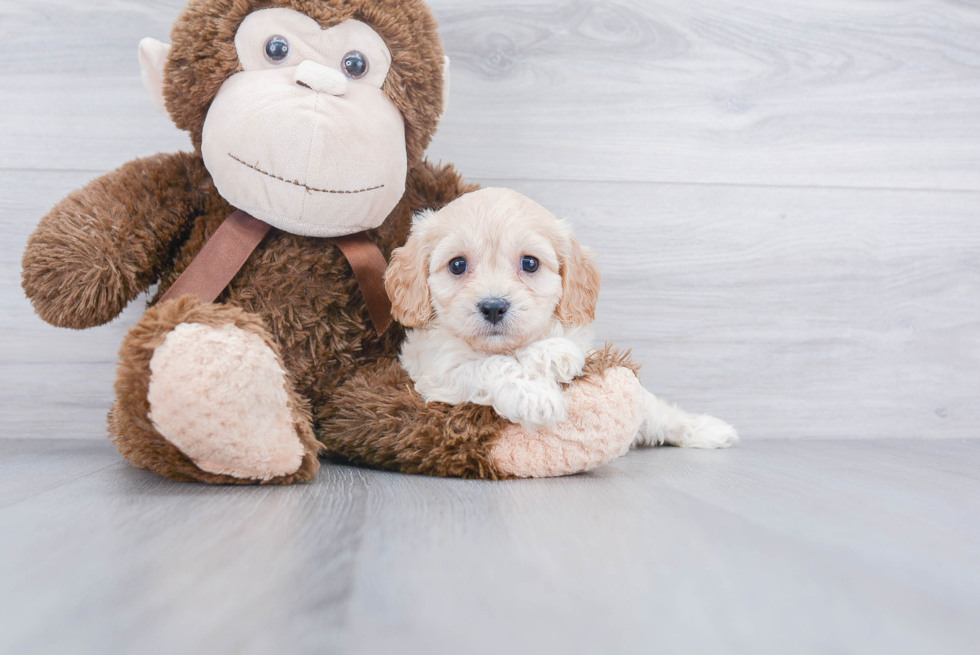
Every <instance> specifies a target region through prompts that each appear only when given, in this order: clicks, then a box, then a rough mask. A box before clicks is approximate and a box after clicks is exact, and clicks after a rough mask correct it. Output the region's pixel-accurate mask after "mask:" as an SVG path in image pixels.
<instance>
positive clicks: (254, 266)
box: [23, 0, 639, 484]
mask: <svg viewBox="0 0 980 655" xmlns="http://www.w3.org/2000/svg"><path fill="white" fill-rule="evenodd" d="M172 39H173V45H172V47H168V46H165V45H163V44H161V43H159V42H155V41H151V40H146V41H144V42H143V43H142V44H141V47H140V61H141V65H142V68H143V77H144V82H145V84H146V85H147V88H148V89H149V90H150V92H151V94H152V95H153V96H154V97H155V99H157V100H158V101H159V103H160V104H161V105H162V106H164V107H165V109H166V111H167V112H168V113H169V115H170V116H171V117H172V118H173V120H174V122H175V123H176V124H177V126H178V127H180V128H181V129H184V130H187V131H188V132H189V133H190V135H191V139H192V142H193V145H194V152H193V153H190V154H185V153H179V154H173V155H158V156H155V157H150V158H147V159H142V160H137V161H134V162H131V163H129V164H126V165H125V166H123V167H121V168H120V169H118V170H116V171H114V172H112V173H109V174H108V175H106V176H104V177H101V178H99V179H97V180H95V181H93V182H92V183H91V184H89V185H88V186H86V187H85V188H83V189H80V190H79V191H76V192H74V193H72V194H71V195H70V196H69V197H68V198H66V199H65V200H63V201H62V202H61V203H60V204H58V205H57V206H56V207H55V208H54V209H53V210H52V211H51V213H50V214H48V215H47V216H46V217H45V218H44V219H42V221H41V223H40V225H39V226H38V228H37V230H36V231H35V232H34V234H33V235H32V237H31V239H30V241H29V243H28V247H27V251H26V252H25V254H24V273H23V275H24V279H23V285H24V289H25V291H26V292H27V295H28V296H29V298H30V299H31V301H32V302H33V303H34V307H35V309H36V310H37V312H38V314H39V315H40V316H41V317H42V318H43V319H44V320H46V321H48V322H49V323H51V324H53V325H57V326H62V327H68V328H74V329H83V328H87V327H91V326H95V325H100V324H103V323H106V322H108V321H110V320H112V319H113V318H114V317H116V316H117V315H118V314H119V313H120V312H121V311H122V309H123V307H124V306H125V305H126V304H127V303H129V302H131V301H132V300H134V299H135V298H136V297H137V296H138V295H139V294H141V293H143V292H145V291H146V290H147V289H149V288H150V287H151V286H152V285H153V284H154V283H157V282H159V292H158V293H157V294H156V296H155V297H154V298H153V299H152V300H151V307H150V309H149V310H148V311H147V313H146V314H145V316H144V317H143V318H142V319H141V320H140V321H139V323H138V324H137V325H136V326H135V327H133V329H132V330H131V331H130V333H129V334H128V335H127V337H126V339H125V341H124V343H123V346H122V349H121V351H120V364H119V370H118V379H117V382H116V402H115V405H114V407H113V409H112V412H111V413H110V416H109V429H110V432H111V434H112V438H113V439H114V440H115V443H116V445H117V446H118V448H119V451H120V452H121V453H122V454H123V456H124V457H126V459H128V460H129V461H130V462H132V463H133V464H134V465H136V466H138V467H141V468H146V469H150V470H152V471H154V472H156V473H158V474H160V475H163V476H166V477H168V478H171V479H174V480H187V481H193V480H196V481H204V482H215V483H256V482H262V483H282V484H285V483H291V482H297V481H305V480H310V479H312V478H313V477H314V476H315V475H316V472H317V470H318V467H319V459H318V456H319V455H320V454H321V453H328V454H332V455H335V456H338V457H341V458H345V459H347V460H349V461H353V462H357V463H360V464H364V465H368V466H375V467H380V468H387V469H393V470H400V471H405V472H411V473H424V474H429V475H446V476H463V477H481V478H490V479H498V478H505V477H513V476H521V475H554V474H562V473H572V472H576V471H579V470H584V469H586V468H591V467H593V466H596V465H599V464H601V463H604V462H606V461H609V460H610V459H612V458H614V457H616V456H618V455H620V454H622V453H623V452H625V450H626V449H627V448H628V447H629V443H630V440H631V439H632V436H633V434H634V433H635V431H636V425H633V423H636V424H638V421H639V417H632V416H625V417H624V416H622V415H621V414H618V415H614V414H615V412H616V411H617V410H616V407H618V406H624V405H626V404H627V403H617V402H616V399H617V398H620V399H624V398H627V397H630V396H631V395H632V394H635V393H637V392H638V388H639V385H638V382H637V381H636V378H635V376H634V375H633V374H632V372H631V371H630V370H629V364H628V362H623V361H620V359H619V357H618V356H617V355H616V354H614V353H611V352H608V351H604V352H602V353H599V354H597V355H595V356H593V358H592V359H591V361H590V363H589V365H588V367H587V370H586V379H585V380H580V381H577V382H576V383H575V384H574V385H573V386H572V388H571V389H570V390H569V393H570V394H572V395H571V396H570V399H571V402H572V406H571V409H570V414H571V415H574V416H576V417H578V418H577V419H576V420H575V421H569V422H568V425H566V426H565V427H563V429H562V430H561V431H560V433H554V434H552V435H551V436H550V437H549V439H541V438H538V437H537V436H536V435H534V434H528V433H525V432H524V431H523V430H522V429H521V428H519V427H518V426H514V425H511V424H510V423H507V422H505V421H503V420H501V419H499V418H497V417H496V416H495V415H494V414H493V412H492V410H491V409H490V408H488V407H481V406H475V405H460V406H455V407H451V406H448V405H442V404H439V403H433V404H429V405H427V404H426V403H425V402H424V401H422V400H421V398H420V397H419V396H418V395H417V394H415V392H414V390H413V389H412V388H411V385H410V381H409V380H408V378H407V376H406V375H405V374H404V372H403V371H402V370H401V368H400V366H399V365H398V364H397V361H395V355H396V353H397V349H398V345H399V343H400V341H401V339H402V337H403V332H402V331H401V329H400V328H399V327H398V326H393V327H392V328H390V329H388V330H387V331H386V332H384V333H383V334H382V335H381V336H379V334H378V333H377V332H376V331H375V330H374V329H373V326H372V321H371V316H370V315H369V313H368V308H367V307H366V305H365V297H364V296H362V293H361V290H360V288H359V286H358V281H357V279H356V277H355V275H354V272H353V271H352V269H351V266H350V265H349V264H348V261H347V259H345V257H344V255H343V254H342V253H341V250H340V249H339V248H338V246H337V243H338V242H337V241H334V240H332V239H331V238H333V237H344V236H345V235H352V234H359V233H366V234H367V235H368V237H369V238H370V242H369V243H372V242H373V243H374V244H376V245H377V246H378V247H380V249H381V251H382V252H383V254H384V255H385V256H386V257H387V256H389V255H390V253H391V251H392V250H393V249H394V248H396V247H398V246H399V245H401V244H403V243H404V242H405V239H406V236H407V232H408V229H409V226H410V223H411V216H412V215H413V213H414V212H416V211H418V210H421V209H424V208H430V207H431V208H439V207H441V206H443V205H445V204H447V203H448V202H450V201H452V200H453V199H454V198H456V197H458V196H459V195H461V194H463V193H466V192H468V191H471V190H473V189H475V188H476V187H475V186H474V185H471V184H467V183H465V182H464V181H463V180H462V179H461V178H460V176H459V175H458V174H457V173H456V172H455V170H453V168H452V167H451V166H441V167H437V166H433V165H431V164H429V163H428V162H426V161H425V160H424V159H423V153H424V151H425V148H426V146H427V145H428V143H429V140H430V139H431V137H432V135H433V133H434V132H435V129H436V126H437V123H438V119H439V117H440V115H441V113H442V111H443V108H444V92H443V90H444V86H446V85H447V84H448V81H447V80H445V79H444V69H445V67H446V62H445V60H444V56H443V52H442V46H441V44H440V41H439V37H438V34H437V32H436V22H435V20H434V18H433V16H432V14H431V13H430V11H429V9H428V8H427V7H426V6H425V5H424V4H423V3H422V2H421V1H420V0H192V2H190V4H189V5H188V6H187V8H186V9H185V10H184V12H183V13H182V15H181V16H180V18H179V19H178V21H177V23H176V25H175V27H174V30H173V34H172ZM235 209H239V210H243V211H244V212H248V213H249V214H251V215H252V216H254V217H256V218H257V219H259V221H258V223H259V224H261V225H266V226H268V225H271V226H272V228H271V230H270V231H269V232H268V234H267V235H266V236H265V237H264V239H262V241H261V243H259V244H258V246H257V248H255V250H254V252H251V255H250V256H248V258H247V261H245V263H244V265H243V266H241V268H240V270H239V269H238V268H237V266H236V267H235V268H234V270H235V271H237V274H235V275H234V277H233V278H232V279H231V282H230V283H229V284H228V285H227V287H226V288H225V287H219V288H223V289H224V290H223V291H222V292H221V294H220V296H218V297H217V299H216V301H215V302H213V303H212V302H202V301H201V300H200V299H199V298H196V297H193V296H191V295H188V296H182V297H177V298H173V299H169V298H168V299H166V300H163V301H162V302H161V298H162V296H163V294H164V292H165V291H167V289H169V288H170V287H171V286H172V285H173V284H174V282H175V281H176V280H177V279H178V277H179V276H180V275H181V274H182V273H183V272H184V271H186V270H187V269H188V267H189V265H190V264H191V262H192V261H194V260H195V258H196V257H197V256H198V255H199V254H201V251H202V248H203V247H204V246H205V244H206V243H208V242H209V240H210V239H212V237H213V235H214V234H215V232H216V231H217V230H218V228H219V226H221V225H222V223H223V222H225V220H226V218H227V217H229V215H230V214H232V212H234V211H235ZM263 234H265V233H264V232H263ZM213 242H214V241H212V243H213ZM209 247H210V244H209ZM202 257H203V255H202ZM204 259H206V258H204ZM198 261H202V260H198ZM352 261H353V260H352ZM213 263H214V261H211V262H210V263H206V264H205V268H206V267H207V265H211V264H213ZM365 295H366V294H365ZM624 365H625V367H624ZM548 452H550V453H551V456H549V457H548V458H547V459H548V461H550V462H554V461H556V457H554V456H553V455H554V453H559V452H560V453H566V452H567V453H568V455H567V456H563V457H564V459H563V458H562V457H558V458H557V461H561V462H564V464H563V465H561V466H559V467H558V468H557V469H556V468H555V467H554V465H553V464H552V465H551V467H550V468H549V469H548V470H538V469H535V468H534V466H533V462H535V461H539V460H540V459H541V455H542V453H548Z"/></svg>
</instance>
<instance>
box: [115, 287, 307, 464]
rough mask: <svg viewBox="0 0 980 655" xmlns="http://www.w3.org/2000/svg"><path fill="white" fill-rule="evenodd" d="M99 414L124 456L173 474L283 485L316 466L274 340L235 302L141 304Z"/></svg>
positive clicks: (301, 405)
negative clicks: (107, 403)
mask: <svg viewBox="0 0 980 655" xmlns="http://www.w3.org/2000/svg"><path fill="white" fill-rule="evenodd" d="M109 423H110V430H111V431H112V433H113V438H114V439H115V441H116V445H117V446H118V447H119V451H120V452H121V453H122V454H123V456H124V457H126V459H128V460H129V461H130V462H132V463H133V464H135V465H136V466H139V467H140V468H148V469H150V470H152V471H154V472H156V473H159V474H160V475H163V476H166V477H168V478H171V479H175V480H199V481H202V482H218V483H239V484H241V483H256V482H263V483H264V482H272V483H278V484H288V483H291V482H300V481H304V480H310V479H312V478H313V477H314V476H315V475H316V472H317V469H318V468H319V460H318V458H317V454H318V452H319V448H320V446H319V443H318V442H317V441H316V438H315V437H314V435H313V431H312V426H311V423H310V417H309V413H308V411H307V409H306V403H305V402H304V401H303V400H302V398H300V397H299V396H298V395H297V394H296V393H295V391H294V390H293V388H292V386H291V382H290V380H289V378H288V376H287V374H286V372H285V370H284V369H283V365H282V362H281V360H280V358H279V355H278V354H277V352H276V346H275V342H274V340H273V339H272V337H271V336H270V335H269V333H268V332H267V331H266V330H265V328H264V327H263V326H262V323H261V320H260V319H258V317H256V316H253V315H251V314H248V313H247V312H244V311H242V310H241V309H239V308H237V307H231V306H226V305H215V304H202V303H200V302H199V301H197V300H196V299H194V298H190V297H185V298H180V299H179V300H174V301H169V302H166V303H162V304H161V305H159V306H156V307H153V308H152V309H150V310H149V311H148V312H147V313H146V315H145V316H144V317H143V318H142V319H141V320H140V321H139V323H137V324H136V326H135V327H134V328H133V329H132V330H131V331H130V333H129V335H127V337H126V340H125V341H124V342H123V347H122V350H121V351H120V364H119V376H118V379H117V381H116V404H115V406H114V407H113V410H112V413H111V414H110V421H109Z"/></svg>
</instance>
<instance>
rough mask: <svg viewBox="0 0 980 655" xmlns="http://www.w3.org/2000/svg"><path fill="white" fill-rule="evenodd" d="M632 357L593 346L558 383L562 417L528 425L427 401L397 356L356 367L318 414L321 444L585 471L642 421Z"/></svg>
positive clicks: (511, 472) (456, 473) (500, 472)
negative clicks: (579, 371)
mask: <svg viewBox="0 0 980 655" xmlns="http://www.w3.org/2000/svg"><path fill="white" fill-rule="evenodd" d="M635 368H636V367H635V365H634V364H633V363H632V362H631V361H630V360H629V359H628V357H627V356H625V355H623V354H620V353H618V352H616V351H614V350H612V349H611V348H608V347H607V348H604V349H602V350H599V351H593V352H592V353H590V354H589V358H588V360H587V362H586V364H585V371H584V373H585V376H584V377H583V378H581V379H579V380H576V381H575V383H574V384H572V386H571V387H569V389H568V390H567V391H566V395H567V396H568V404H569V407H568V420H566V421H565V422H563V423H560V424H558V425H557V426H554V427H552V428H547V429H542V430H537V431H528V430H526V429H524V428H522V427H521V426H519V425H514V424H512V423H510V422H508V421H506V420H504V419H502V418H500V417H499V416H498V415H497V414H496V413H495V412H494V411H493V409H491V408H490V407H485V406H483V405H476V404H473V403H462V404H460V405H449V404H446V403H440V402H432V403H427V402H425V399H423V398H422V396H421V395H419V394H418V393H416V391H415V389H414V385H413V384H412V380H411V378H409V377H408V373H406V372H405V369H403V368H402V367H401V366H400V365H399V364H398V362H396V361H392V360H388V361H380V362H377V363H376V364H374V365H372V366H368V367H365V368H363V369H361V370H359V371H358V372H357V373H356V374H355V375H354V377H352V378H351V379H350V380H348V381H347V382H345V383H344V384H343V385H342V386H341V387H340V388H339V389H338V390H337V392H336V393H335V394H334V395H333V397H332V398H331V399H330V403H329V405H328V406H327V407H325V408H324V412H323V413H322V414H321V415H320V417H319V420H318V421H317V426H316V432H317V437H318V438H319V439H320V441H321V442H322V443H323V444H324V446H325V448H326V451H327V452H329V453H331V454H333V455H335V456H340V457H342V458H344V459H346V460H348V461H351V462H354V463H357V464H364V465H367V466H373V467H376V468H382V469H389V470H394V471H402V472H404V473H420V474H424V475H436V476H445V477H463V478H484V479H492V480H496V479H501V478H513V477H547V476H555V475H567V474H570V473H578V472H580V471H587V470H589V469H591V468H595V467H596V466H600V465H602V464H605V463H606V462H608V461H610V460H612V459H614V458H616V457H619V456H620V455H622V454H623V453H625V452H626V451H627V450H628V449H629V447H630V444H631V443H633V440H634V438H635V437H636V433H637V430H638V429H639V426H640V423H641V421H642V414H641V411H642V405H641V402H640V401H641V395H640V394H641V391H642V387H640V383H639V380H638V379H637V377H636V373H635Z"/></svg>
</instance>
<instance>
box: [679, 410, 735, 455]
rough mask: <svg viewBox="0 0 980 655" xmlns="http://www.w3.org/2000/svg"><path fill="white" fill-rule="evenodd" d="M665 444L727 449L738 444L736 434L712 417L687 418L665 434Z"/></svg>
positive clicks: (733, 429)
mask: <svg viewBox="0 0 980 655" xmlns="http://www.w3.org/2000/svg"><path fill="white" fill-rule="evenodd" d="M666 441H667V443H669V444H670V445H672V446H680V447H681V448H728V447H729V446H733V445H735V444H737V443H738V432H736V431H735V428H733V427H732V426H731V425H729V424H728V423H725V422H724V421H722V420H721V419H717V418H715V417H714V416H708V415H706V414H702V415H700V416H689V417H686V418H685V420H683V421H681V422H680V423H678V424H677V425H676V426H674V427H673V428H672V429H671V430H670V432H669V433H668V434H667V439H666Z"/></svg>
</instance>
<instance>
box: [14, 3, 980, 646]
mask: <svg viewBox="0 0 980 655" xmlns="http://www.w3.org/2000/svg"><path fill="white" fill-rule="evenodd" d="M431 4H432V6H433V8H434V10H435V13H436V15H437V17H438V19H439V21H440V24H441V32H442V36H443V39H444V41H445V43H446V49H447V52H448V54H449V55H450V56H451V57H452V60H453V67H452V68H453V80H452V88H453V94H452V98H451V100H450V105H449V110H448V113H447V114H446V116H445V118H444V121H443V123H442V126H441V128H440V131H439V134H438V135H437V136H436V139H435V141H434V142H433V144H432V146H431V147H430V149H429V156H430V158H431V159H433V160H442V161H444V162H454V163H455V164H456V165H457V166H458V168H459V169H460V170H461V171H462V172H463V173H464V174H465V175H466V176H467V177H469V178H470V179H473V180H475V181H478V182H481V183H483V184H488V185H498V186H508V187H513V188H516V189H518V190H520V191H522V192H525V193H527V194H529V195H531V196H532V197H534V198H535V199H537V200H539V201H540V202H542V203H543V204H545V205H546V206H548V207H550V208H551V209H552V210H554V211H555V213H557V214H559V215H560V216H563V217H566V218H568V219H569V220H571V221H572V223H573V224H574V225H575V228H576V231H577V232H578V234H579V236H580V237H581V240H582V241H583V242H584V243H586V244H587V245H590V246H592V247H593V248H595V249H596V250H598V251H599V253H600V262H601V266H602V269H603V274H604V288H603V292H602V296H601V299H600V305H599V312H598V320H597V322H596V325H595V328H596V332H597V333H598V335H599V337H600V338H602V339H608V340H611V341H614V342H615V343H616V344H617V345H619V346H622V347H628V348H633V351H634V354H635V357H636V359H637V360H638V361H640V362H642V363H643V364H644V369H643V372H642V374H643V380H644V383H645V384H646V385H647V386H648V387H649V388H650V389H651V390H653V391H654V392H656V393H658V394H662V395H664V396H665V397H667V398H669V399H671V400H674V401H677V402H679V403H680V404H681V405H682V406H684V407H686V408H688V409H691V410H696V411H703V412H710V413H713V414H716V415H718V416H720V417H722V418H724V419H726V420H728V421H730V422H732V423H734V424H735V425H736V427H738V428H739V431H740V433H741V435H742V437H743V444H742V445H741V446H739V447H738V448H736V449H733V450H730V451H726V452H688V451H681V450H675V449H662V450H648V451H643V452H634V453H631V454H630V455H629V456H627V457H626V458H624V459H622V460H619V461H616V462H614V463H613V464H611V465H609V466H606V467H604V468H602V469H600V470H598V471H596V472H594V473H591V474H589V475H582V476H576V477H573V478H567V479H559V480H547V481H526V482H509V483H505V484H484V483H473V482H460V481H453V480H433V479H423V478H411V477H404V476H398V475H389V474H384V473H377V472H372V471H366V470H359V469H352V468H345V467H338V466H327V467H326V469H325V470H324V471H323V472H322V473H321V475H320V477H319V479H318V480H317V481H316V483H315V484H312V485H309V486H304V487H297V488H289V489H279V488H277V489H271V488H234V489H232V488H208V487H203V486H197V485H179V484H172V483H169V482H166V481H163V480H160V479H158V478H155V477H153V476H151V475H149V474H147V473H144V472H140V471H136V470H134V469H132V468H130V467H129V466H128V465H126V464H125V463H123V462H122V461H121V460H120V458H119V456H118V455H116V454H115V452H114V450H113V449H112V446H111V445H110V444H108V443H107V442H106V441H105V413H106V411H107V409H108V407H109V404H110V402H111V398H112V381H113V375H114V367H115V359H116V352H117V349H118V347H119V344H120V342H121V341H122V338H123V336H124V335H125V333H126V331H127V330H128V329H129V327H130V326H131V325H132V324H133V323H134V322H135V321H136V320H137V319H138V317H139V316H140V315H141V313H142V306H141V305H142V303H141V302H136V303H134V305H133V306H132V307H130V308H129V309H127V311H126V312H125V313H124V314H123V315H122V316H121V317H120V318H119V319H118V320H116V321H115V322H113V323H112V324H110V325H108V326H104V327H100V328H96V329H93V330H88V331H85V332H70V331H65V330H57V329H54V328H51V327H49V326H46V325H44V324H43V323H42V322H41V321H40V320H39V319H38V318H37V317H36V316H35V315H34V313H33V310H32V308H31V306H30V303H29V302H27V300H26V299H25V298H24V296H23V292H22V291H21V289H20V257H21V253H22V251H23V247H24V244H25V242H26V240H27V237H28V235H29V234H30V232H31V230H33V228H34V226H35V225H36V224H37V221H38V220H39V219H40V217H41V216H43V215H44V214H45V213H46V212H47V211H48V210H49V209H50V208H51V207H52V206H53V205H54V204H55V203H56V202H57V201H58V200H59V199H61V198H62V197H64V195H66V194H67V193H68V192H70V191H71V190H72V189H75V188H77V187H79V186H81V185H83V184H85V183H86V182H88V181H89V180H91V179H93V178H94V177H96V176H98V175H100V174H102V173H105V172H107V171H109V170H112V169H113V168H115V167H117V166H119V165H121V164H123V163H124V162H126V161H128V160H130V159H133V158H136V157H139V156H146V155H150V154H153V153H156V152H160V151H164V152H170V151H175V150H180V149H185V150H186V149H188V148H189V147H190V144H189V141H188V139H187V137H186V135H184V134H182V133H180V132H178V131H177V130H176V129H175V128H174V127H173V126H172V125H171V124H170V122H169V120H168V119H167V118H165V117H163V116H161V115H160V114H159V113H157V112H156V110H155V109H154V107H153V106H152V104H151V103H150V101H149V100H148V99H147V98H146V97H145V94H144V92H143V90H142V88H141V86H140V81H139V70H138V66H137V63H136V61H137V60H136V46H137V43H138V42H139V40H140V39H141V38H142V37H144V36H152V37H156V38H159V39H162V40H167V36H168V33H169V29H170V25H171V24H172V23H173V21H174V19H175V17H176V16H177V13H178V12H179V10H180V8H181V6H182V5H183V0H86V1H85V2H79V1H78V0H29V1H28V2H24V0H0V42H2V43H3V44H4V47H3V48H0V336H2V338H0V655H7V654H8V653H10V654H11V655H31V654H34V653H97V654H99V655H112V654H115V653H134V652H135V653H140V654H141V655H152V654H155V653H166V654H167V655H171V654H183V653H207V654H208V655H217V654H221V653H235V654H236V655H237V654H249V653H263V654H264V653H270V652H277V653H278V652H281V653H317V654H320V653H335V652H336V653H357V654H362V653H453V654H454V655H455V654H468V653H483V652H488V653H490V652H492V653H523V652H534V653H568V654H572V653H580V652H581V653H631V652H636V653H644V654H647V653H693V654H696V655H702V654H711V653H751V654H756V653H779V654H784V653H793V654H795V653H868V654H874V655H878V654H881V653H887V654H888V655H893V654H900V653H915V654H917V655H918V654H920V653H942V654H946V653H951V654H958V653H971V654H975V653H977V652H980V441H978V440H977V439H978V438H980V427H978V426H980V5H978V4H977V2H975V1H973V0H963V1H953V0H894V1H893V0H887V1H885V0H821V1H820V2H814V1H813V0H754V1H753V2H751V3H735V2H730V1H729V0H685V1H684V2H668V1H666V0H507V1H505V2H487V0H432V2H431ZM883 437H884V438H889V439H882V438H883Z"/></svg>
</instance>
